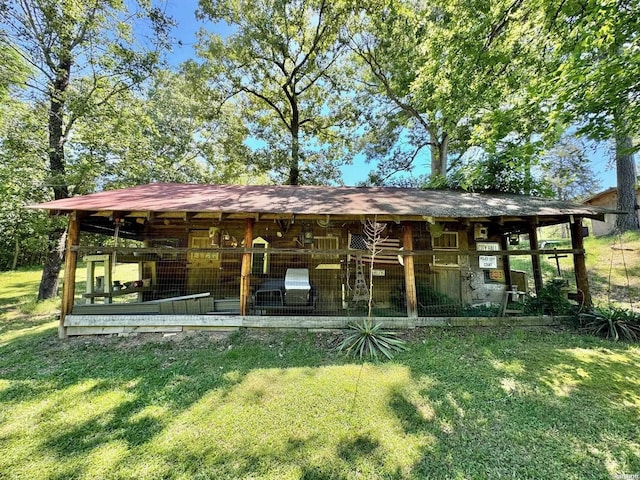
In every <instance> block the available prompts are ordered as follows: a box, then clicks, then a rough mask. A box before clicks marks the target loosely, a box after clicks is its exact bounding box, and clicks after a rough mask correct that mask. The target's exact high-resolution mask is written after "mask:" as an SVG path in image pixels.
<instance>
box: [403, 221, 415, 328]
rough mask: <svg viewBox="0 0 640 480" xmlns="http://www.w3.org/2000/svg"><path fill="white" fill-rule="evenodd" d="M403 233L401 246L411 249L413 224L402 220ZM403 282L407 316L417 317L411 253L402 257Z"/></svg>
mask: <svg viewBox="0 0 640 480" xmlns="http://www.w3.org/2000/svg"><path fill="white" fill-rule="evenodd" d="M402 226H403V228H404V233H403V235H402V247H403V248H404V249H405V250H410V251H411V250H413V224H412V223H410V222H402ZM404 284H405V296H406V298H407V317H409V318H418V295H417V293H416V274H415V270H414V268H413V255H405V257H404Z"/></svg>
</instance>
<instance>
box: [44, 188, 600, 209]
mask: <svg viewBox="0 0 640 480" xmlns="http://www.w3.org/2000/svg"><path fill="white" fill-rule="evenodd" d="M33 207H35V208H41V209H46V210H51V211H54V212H57V213H68V212H71V211H74V210H78V211H100V210H102V211H104V210H108V211H122V212H133V211H152V212H226V213H244V212H246V213H280V214H295V215H305V214H306V215H326V214H331V215H375V214H378V215H397V216H404V215H424V216H433V217H466V218H473V217H486V216H534V215H540V216H545V215H579V216H586V217H591V216H600V215H602V214H603V213H608V212H610V211H609V210H606V209H602V208H598V207H593V206H589V205H579V204H574V203H569V202H564V201H559V200H553V199H546V198H544V199H543V198H535V197H525V196H520V195H507V194H491V195H490V194H479V193H463V192H456V191H450V190H416V189H404V188H386V187H327V186H291V185H276V186H274V185H194V184H173V183H152V184H148V185H141V186H137V187H131V188H125V189H121V190H109V191H104V192H99V193H93V194H90V195H83V196H78V197H72V198H66V199H62V200H54V201H51V202H47V203H41V204H38V205H33Z"/></svg>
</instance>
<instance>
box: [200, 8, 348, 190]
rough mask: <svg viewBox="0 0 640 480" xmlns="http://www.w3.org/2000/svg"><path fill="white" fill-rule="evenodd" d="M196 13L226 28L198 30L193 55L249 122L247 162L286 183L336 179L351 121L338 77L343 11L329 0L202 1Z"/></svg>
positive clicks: (342, 43) (345, 18)
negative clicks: (224, 34) (249, 154)
mask: <svg viewBox="0 0 640 480" xmlns="http://www.w3.org/2000/svg"><path fill="white" fill-rule="evenodd" d="M199 15H200V16H201V17H203V18H208V19H210V20H212V21H214V22H225V23H227V24H228V25H230V26H231V28H232V29H233V33H232V34H230V35H229V36H228V37H226V38H225V39H222V38H221V37H220V36H219V35H216V34H213V33H207V34H203V35H202V36H201V39H200V44H199V49H198V52H199V55H200V56H201V57H202V58H203V60H204V64H203V67H202V68H203V69H204V70H205V71H206V73H205V75H206V76H208V78H209V83H210V84H211V85H212V88H213V89H218V90H219V91H221V92H224V94H225V97H224V98H223V100H228V99H232V101H233V102H234V103H233V105H234V110H235V111H236V112H238V114H239V115H242V117H243V118H244V120H245V122H246V124H247V126H248V127H249V130H250V132H249V133H250V137H251V138H252V142H251V145H252V149H253V150H254V152H255V155H253V157H252V159H251V160H252V161H253V162H254V163H255V164H256V165H258V166H261V167H262V168H263V169H265V170H269V169H270V170H271V171H272V172H273V173H274V174H275V176H276V179H277V180H285V183H287V184H290V185H297V184H299V183H309V182H325V181H329V180H336V176H337V175H338V174H339V172H338V171H337V169H336V168H335V162H338V161H340V160H344V158H345V156H346V155H347V146H348V140H349V135H348V133H347V131H346V130H347V129H348V128H349V126H350V122H351V115H350V110H349V104H348V103H346V102H344V101H343V98H342V93H343V89H342V88H341V86H340V83H339V82H338V79H337V74H338V72H337V67H338V66H339V64H340V59H341V56H342V54H343V51H344V50H345V44H344V42H343V41H342V37H341V30H342V28H343V25H344V24H345V22H347V20H348V12H347V11H345V10H344V9H343V8H342V7H341V4H340V3H339V2H332V1H329V0H294V1H287V0H261V1H257V2H256V1H248V0H240V1H231V0H201V1H200V10H199ZM343 78H348V76H347V77H343ZM318 167H320V168H318Z"/></svg>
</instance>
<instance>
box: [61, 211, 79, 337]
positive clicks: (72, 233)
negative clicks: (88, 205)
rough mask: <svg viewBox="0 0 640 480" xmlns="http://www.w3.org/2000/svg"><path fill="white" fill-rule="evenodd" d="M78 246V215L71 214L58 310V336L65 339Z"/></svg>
mask: <svg viewBox="0 0 640 480" xmlns="http://www.w3.org/2000/svg"><path fill="white" fill-rule="evenodd" d="M79 244H80V214H79V213H78V212H73V213H71V214H70V215H69V223H68V226H67V243H66V248H65V261H64V283H63V285H62V305H61V308H60V324H59V326H58V336H59V337H60V338H66V337H67V331H66V328H65V326H64V319H65V317H66V316H67V315H68V314H69V313H71V311H72V310H73V299H74V296H75V291H76V267H77V266H78V252H77V251H76V249H75V248H73V247H77V246H78V245H79Z"/></svg>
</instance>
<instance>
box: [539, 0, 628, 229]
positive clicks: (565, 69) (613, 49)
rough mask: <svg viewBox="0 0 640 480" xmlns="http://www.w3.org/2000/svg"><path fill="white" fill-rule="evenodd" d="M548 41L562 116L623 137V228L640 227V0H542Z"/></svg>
mask: <svg viewBox="0 0 640 480" xmlns="http://www.w3.org/2000/svg"><path fill="white" fill-rule="evenodd" d="M541 6H542V10H543V11H544V18H545V27H546V28H545V33H546V34H545V35H542V36H541V38H543V39H544V45H543V46H544V49H545V50H546V51H548V52H549V53H550V56H552V58H553V60H554V62H555V63H554V64H553V65H554V68H553V69H552V70H551V71H550V75H549V76H548V80H547V82H546V84H543V85H544V86H545V87H546V88H545V89H542V91H543V95H544V96H545V97H546V98H548V99H551V101H552V102H553V106H554V107H555V108H553V109H551V110H550V111H551V112H552V115H553V117H554V119H555V120H557V121H560V122H563V123H564V124H568V123H572V122H573V123H577V124H579V125H580V128H579V130H578V133H580V134H584V135H587V136H589V137H590V138H592V139H595V140H613V141H614V142H615V150H616V152H615V159H616V171H617V177H618V205H617V208H618V210H621V211H625V212H628V215H618V216H617V218H616V228H617V229H618V230H621V231H624V230H631V229H633V230H637V229H639V228H640V225H639V223H638V216H637V209H638V205H637V200H636V194H635V188H636V184H637V171H636V169H635V163H634V158H633V154H634V152H635V151H637V150H638V147H639V146H638V145H637V144H635V145H634V143H633V141H632V139H633V138H638V134H639V133H640V87H639V85H640V84H639V83H638V78H639V77H640V49H639V48H638V38H639V37H638V35H639V32H640V4H638V2H636V1H633V0H617V1H611V2H600V1H596V0H581V1H573V2H561V3H559V4H557V3H555V2H541Z"/></svg>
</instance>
